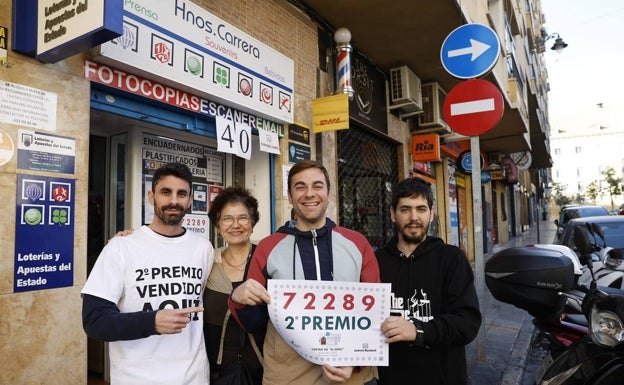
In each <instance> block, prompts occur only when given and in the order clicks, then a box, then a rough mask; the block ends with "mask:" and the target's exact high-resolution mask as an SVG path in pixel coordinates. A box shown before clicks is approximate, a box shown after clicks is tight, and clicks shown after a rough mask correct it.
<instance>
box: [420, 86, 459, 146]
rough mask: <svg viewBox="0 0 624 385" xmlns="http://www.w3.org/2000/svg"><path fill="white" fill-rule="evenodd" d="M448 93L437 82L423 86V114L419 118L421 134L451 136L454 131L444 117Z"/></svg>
mask: <svg viewBox="0 0 624 385" xmlns="http://www.w3.org/2000/svg"><path fill="white" fill-rule="evenodd" d="M445 98H446V91H444V90H443V89H442V87H440V85H439V84H438V83H436V82H432V83H426V84H423V85H422V99H423V113H422V114H421V115H420V116H419V118H418V127H417V128H415V131H417V132H419V133H425V132H436V133H438V134H450V133H452V130H451V129H450V127H449V125H448V124H447V123H446V122H445V121H444V119H443V117H442V110H443V108H444V99H445Z"/></svg>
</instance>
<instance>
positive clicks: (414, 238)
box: [400, 222, 429, 245]
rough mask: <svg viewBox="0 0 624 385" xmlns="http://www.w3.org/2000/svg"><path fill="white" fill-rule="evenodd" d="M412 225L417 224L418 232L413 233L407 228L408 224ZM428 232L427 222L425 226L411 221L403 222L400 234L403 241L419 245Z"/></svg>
mask: <svg viewBox="0 0 624 385" xmlns="http://www.w3.org/2000/svg"><path fill="white" fill-rule="evenodd" d="M414 225H416V226H418V229H419V231H418V232H416V233H414V232H411V231H408V230H407V229H408V227H409V226H414ZM428 232H429V223H427V224H426V225H425V226H422V225H420V224H419V223H415V222H411V223H407V224H405V226H403V227H402V229H401V233H400V235H401V238H402V239H403V241H404V242H406V243H409V244H413V245H419V244H420V243H421V242H422V241H424V240H425V238H426V237H427V233H428Z"/></svg>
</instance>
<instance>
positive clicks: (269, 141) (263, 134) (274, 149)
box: [258, 130, 281, 155]
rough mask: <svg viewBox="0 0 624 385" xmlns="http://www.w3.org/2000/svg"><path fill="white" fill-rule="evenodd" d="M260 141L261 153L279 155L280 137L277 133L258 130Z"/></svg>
mask: <svg viewBox="0 0 624 385" xmlns="http://www.w3.org/2000/svg"><path fill="white" fill-rule="evenodd" d="M258 139H260V151H264V152H268V153H272V154H277V155H279V154H280V153H281V152H280V148H279V137H278V136H277V132H273V131H267V130H258Z"/></svg>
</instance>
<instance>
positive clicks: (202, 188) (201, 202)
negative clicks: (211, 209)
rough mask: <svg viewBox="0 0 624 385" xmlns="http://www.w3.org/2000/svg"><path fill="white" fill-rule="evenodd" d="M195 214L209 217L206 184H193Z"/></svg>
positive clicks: (193, 210) (193, 209)
mask: <svg viewBox="0 0 624 385" xmlns="http://www.w3.org/2000/svg"><path fill="white" fill-rule="evenodd" d="M191 207H192V210H191V212H192V213H193V214H204V215H208V185H207V184H205V183H193V206H191Z"/></svg>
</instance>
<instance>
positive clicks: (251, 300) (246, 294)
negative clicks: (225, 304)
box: [232, 278, 271, 306]
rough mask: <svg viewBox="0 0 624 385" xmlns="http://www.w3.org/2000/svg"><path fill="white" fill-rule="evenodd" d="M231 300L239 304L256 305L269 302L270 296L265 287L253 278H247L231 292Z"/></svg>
mask: <svg viewBox="0 0 624 385" xmlns="http://www.w3.org/2000/svg"><path fill="white" fill-rule="evenodd" d="M232 301H234V302H236V303H239V304H241V305H251V306H256V305H260V304H262V303H271V297H270V296H269V292H268V291H267V289H266V288H265V287H264V286H262V285H261V284H260V282H258V281H256V280H254V279H251V278H250V279H248V280H246V281H245V282H243V283H241V284H240V285H239V286H238V287H237V288H236V290H234V291H233V292H232Z"/></svg>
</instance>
